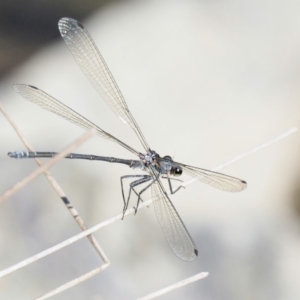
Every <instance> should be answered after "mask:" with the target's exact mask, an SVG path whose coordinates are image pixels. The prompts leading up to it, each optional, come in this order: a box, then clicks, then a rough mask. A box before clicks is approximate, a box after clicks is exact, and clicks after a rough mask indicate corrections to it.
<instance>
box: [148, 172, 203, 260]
mask: <svg viewBox="0 0 300 300" xmlns="http://www.w3.org/2000/svg"><path fill="white" fill-rule="evenodd" d="M154 176H155V175H154ZM151 188H152V198H153V206H154V209H155V212H156V216H157V219H158V222H159V224H160V227H161V228H162V230H163V232H164V234H165V237H166V239H167V241H168V243H169V245H170V246H171V248H172V250H173V251H174V253H175V254H176V255H177V256H178V257H180V258H181V259H183V260H186V261H192V260H194V259H195V258H196V257H197V256H198V250H197V247H196V245H195V243H194V242H193V240H192V238H191V236H190V234H189V233H188V231H187V229H186V227H185V225H184V224H183V222H182V220H181V218H180V216H179V215H178V213H177V211H176V209H175V207H174V205H173V204H172V202H171V200H170V199H169V197H168V196H167V193H166V192H165V190H164V188H163V186H162V183H161V182H160V180H159V179H158V181H155V182H154V183H153V184H152V186H151Z"/></svg>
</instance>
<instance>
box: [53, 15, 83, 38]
mask: <svg viewBox="0 0 300 300" xmlns="http://www.w3.org/2000/svg"><path fill="white" fill-rule="evenodd" d="M74 26H78V27H80V28H81V29H84V26H83V25H82V24H81V23H80V22H79V21H77V20H75V19H72V18H68V17H64V18H61V19H60V20H59V21H58V29H59V31H60V33H61V34H62V35H65V34H66V33H67V32H68V31H69V30H70V28H72V27H73V28H74Z"/></svg>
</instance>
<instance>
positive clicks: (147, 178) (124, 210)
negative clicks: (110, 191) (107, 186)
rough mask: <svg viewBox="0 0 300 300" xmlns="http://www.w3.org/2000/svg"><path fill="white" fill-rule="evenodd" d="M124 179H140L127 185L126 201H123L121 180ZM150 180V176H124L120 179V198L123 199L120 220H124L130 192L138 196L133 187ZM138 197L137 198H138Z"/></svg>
mask: <svg viewBox="0 0 300 300" xmlns="http://www.w3.org/2000/svg"><path fill="white" fill-rule="evenodd" d="M126 178H141V179H138V180H135V181H133V182H131V183H130V185H129V187H130V188H129V192H128V197H127V201H126V200H125V195H124V186H123V180H124V179H126ZM150 179H151V176H149V175H125V176H122V177H121V189H122V197H123V202H124V208H123V217H122V219H124V215H125V213H126V210H127V208H128V205H129V200H130V196H131V190H133V191H134V193H135V194H136V195H137V196H138V193H137V192H136V191H135V189H134V187H135V186H137V185H140V184H143V183H144V182H147V181H149V180H150ZM138 197H139V196H138Z"/></svg>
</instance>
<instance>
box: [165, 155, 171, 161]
mask: <svg viewBox="0 0 300 300" xmlns="http://www.w3.org/2000/svg"><path fill="white" fill-rule="evenodd" d="M163 158H164V159H167V160H172V157H171V156H169V155H166V156H164V157H163Z"/></svg>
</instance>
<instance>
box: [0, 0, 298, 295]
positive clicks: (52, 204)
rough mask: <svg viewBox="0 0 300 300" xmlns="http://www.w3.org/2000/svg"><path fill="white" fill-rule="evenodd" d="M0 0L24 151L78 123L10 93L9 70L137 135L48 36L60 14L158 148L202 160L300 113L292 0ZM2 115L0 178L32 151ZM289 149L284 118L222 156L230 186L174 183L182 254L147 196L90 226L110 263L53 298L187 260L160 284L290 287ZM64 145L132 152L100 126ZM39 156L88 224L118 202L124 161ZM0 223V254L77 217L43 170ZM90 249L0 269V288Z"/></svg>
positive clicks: (56, 140) (5, 207) (3, 259)
mask: <svg viewBox="0 0 300 300" xmlns="http://www.w3.org/2000/svg"><path fill="white" fill-rule="evenodd" d="M0 12H1V13H0V16H1V18H0V19H1V20H0V75H1V81H0V101H1V104H2V105H3V106H4V107H5V108H6V110H7V111H8V112H9V114H10V115H11V117H12V118H13V119H14V120H15V122H16V123H17V125H18V126H19V127H20V128H21V130H22V132H23V133H24V135H25V137H26V138H27V139H28V140H29V141H30V143H31V144H32V145H33V146H34V148H35V149H36V150H37V151H47V150H48V151H59V150H61V149H62V148H64V147H65V146H66V145H68V144H69V143H71V142H72V141H73V140H74V139H75V138H77V137H78V136H79V135H81V134H82V133H83V132H84V131H83V130H81V129H80V128H77V127H76V126H74V125H73V124H69V123H68V122H66V121H65V120H62V119H60V118H59V117H57V116H55V115H53V114H50V113H48V112H46V111H43V110H42V109H40V108H39V107H37V106H36V105H34V104H31V103H29V102H27V101H26V100H24V99H22V98H21V96H19V95H17V94H16V93H15V92H14V91H13V89H12V85H13V84H15V83H26V84H31V85H34V86H37V87H39V88H41V89H42V90H44V91H46V92H48V93H49V94H51V95H52V96H54V97H56V98H57V99H59V100H61V101H62V102H64V103H65V104H67V105H69V106H71V107H72V108H73V109H75V110H77V111H79V112H80V113H82V114H83V115H84V116H86V117H88V118H89V119H91V120H92V121H94V122H95V123H97V124H98V125H99V126H100V127H101V128H103V129H104V130H106V131H108V132H110V133H111V134H113V135H115V136H116V137H118V138H120V139H121V140H123V141H124V142H126V143H128V144H130V145H132V147H134V148H136V149H138V150H142V148H141V146H140V145H139V142H138V141H137V139H136V137H135V135H134V133H133V132H132V131H131V130H130V128H129V127H126V126H125V125H124V124H123V123H122V122H120V121H119V120H118V119H117V118H116V117H115V115H114V114H113V113H112V112H111V111H110V109H109V108H108V107H107V105H106V104H105V103H104V101H102V99H101V98H100V96H99V95H98V94H97V92H96V91H95V90H94V89H93V87H92V86H91V85H90V83H89V82H88V80H87V79H86V78H85V77H84V75H83V73H82V72H81V70H80V69H79V67H78V66H77V65H76V63H75V61H74V59H73V57H72V56H71V53H70V52H69V50H68V49H67V46H66V45H65V44H64V42H63V40H62V39H61V38H60V35H59V32H58V29H57V22H58V20H59V19H60V18H61V17H65V16H68V17H73V18H76V19H78V20H79V21H81V22H82V23H83V24H84V25H85V27H86V28H87V29H88V30H89V32H90V34H91V35H92V37H93V38H94V40H95V43H96V44H97V46H98V47H99V49H100V51H101V53H102V55H103V56H104V58H105V60H106V62H107V64H108V66H109V68H110V70H111V71H112V73H113V75H114V77H115V79H116V81H117V83H118V85H119V87H120V89H121V90H122V92H123V94H124V97H125V99H126V101H127V103H128V106H129V108H130V109H131V111H132V113H133V114H134V116H135V117H136V120H137V121H138V123H139V124H140V127H141V129H142V130H143V133H144V135H145V136H146V138H147V141H148V143H149V144H150V145H151V147H152V148H153V149H155V150H156V151H158V152H159V153H160V154H161V155H166V154H169V155H171V156H174V158H175V159H176V160H178V161H182V162H184V163H186V164H190V165H195V166H199V167H203V168H208V169H209V168H213V167H214V166H217V165H219V164H221V163H223V162H226V161H227V160H229V159H231V158H233V157H235V156H236V155H238V154H240V153H242V152H244V151H246V150H248V149H250V148H252V147H254V146H257V145H259V144H261V143H263V142H265V141H267V140H270V139H272V138H273V137H275V136H276V135H278V134H280V133H282V132H284V131H286V130H288V129H289V128H291V127H294V126H300V115H299V109H300V88H299V86H300V84H299V83H300V19H299V13H300V3H299V1H283V0H276V1H250V2H249V1H230V0H225V1H190V0H188V1H64V2H61V1H51V2H41V1H26V3H25V2H24V1H9V2H8V1H6V2H5V1H2V2H1V3H0ZM0 126H1V127H0V128H1V130H0V141H1V147H0V150H1V151H0V163H1V164H0V165H1V168H0V192H1V193H2V192H4V191H5V190H6V189H8V188H9V187H11V186H12V185H13V184H15V183H16V182H18V181H19V180H21V179H22V178H23V177H24V176H26V175H28V174H29V173H30V172H32V171H33V170H34V169H35V168H36V164H35V162H34V161H32V160H23V161H17V160H13V159H9V158H8V157H7V155H6V154H7V152H9V151H12V150H22V149H25V148H24V146H23V145H22V143H21V142H20V140H19V138H18V137H17V135H16V134H15V132H14V131H13V129H12V128H11V127H10V125H9V124H8V122H7V121H6V119H5V118H4V117H3V116H0ZM299 150H300V140H299V134H298V133H296V134H294V135H292V136H290V137H288V138H286V139H285V140H283V141H281V142H279V143H277V144H275V145H273V146H271V147H269V148H266V149H264V150H262V151H260V152H258V153H256V154H254V155H252V156H250V157H248V158H246V159H244V160H242V161H240V162H238V163H236V164H234V165H232V166H230V167H228V168H226V169H224V170H222V172H224V173H227V174H229V175H232V176H236V177H240V178H242V179H245V180H246V181H247V182H248V188H247V189H246V190H245V191H243V192H242V193H237V194H231V193H226V192H222V191H219V190H216V189H213V188H211V187H209V186H206V185H204V184H199V183H195V184H193V185H191V186H189V187H188V188H187V189H186V190H184V191H180V192H179V193H178V194H176V195H174V196H173V197H172V200H174V203H175V205H176V208H177V209H178V212H179V214H180V215H181V217H182V219H183V220H184V222H185V224H186V226H187V228H188V230H189V232H190V234H191V236H192V237H193V239H194V240H195V242H196V244H197V245H198V249H199V258H198V259H197V260H196V261H194V262H192V263H186V262H184V261H181V260H180V259H178V258H177V257H176V256H175V255H174V254H173V252H172V250H170V248H169V246H168V244H167V242H166V240H165V238H164V236H163V233H162V231H161V229H160V228H159V224H158V222H157V220H156V216H155V213H154V211H153V208H152V207H150V208H149V209H143V210H141V211H140V212H139V213H138V214H137V215H136V216H129V217H127V218H126V219H125V220H124V221H119V222H116V223H114V224H113V225H111V226H109V227H105V228H104V229H102V230H101V231H99V232H97V233H96V237H97V240H98V241H99V243H100V245H101V246H102V247H103V249H104V251H105V252H106V254H107V255H108V257H109V259H110V260H111V263H112V264H111V266H110V267H109V268H108V269H106V270H105V271H104V272H103V273H101V274H100V275H97V276H95V277H94V278H92V279H90V280H88V281H86V282H85V283H83V284H80V285H78V286H76V287H75V288H73V289H70V290H68V291H66V292H64V293H62V294H60V295H58V296H56V297H54V299H76V300H77V299H91V300H100V299H135V298H138V297H141V296H143V295H146V294H148V293H150V292H153V291H155V290H157V289H160V288H163V287H165V286H167V285H169V284H172V283H175V282H177V281H179V280H182V279H184V278H186V277H189V276H192V275H194V274H196V273H198V272H201V271H208V272H210V275H209V277H208V278H206V279H204V280H202V281H199V282H196V283H194V284H192V285H189V286H187V287H184V288H182V289H180V290H177V291H176V292H173V293H170V294H168V295H165V296H163V297H161V298H160V299H206V300H216V299H222V300H240V299H246V300H247V299H272V300H279V299H280V300H282V299H284V300H286V299H289V300H290V299H291V300H296V299H299V298H300V286H299V280H300V198H299V197H300V188H299V179H300V169H299ZM77 152H79V153H87V154H96V155H97V154H98V155H103V156H115V157H122V158H134V157H133V156H132V155H131V154H130V153H128V152H127V151H126V150H124V149H122V148H121V147H119V146H118V145H115V144H113V143H110V142H108V141H106V140H101V139H100V138H93V139H92V140H89V141H88V142H87V143H86V144H84V145H83V146H81V147H80V148H79V149H78V150H77ZM51 172H52V174H53V175H54V176H55V178H56V179H57V181H58V182H59V184H60V185H61V186H62V188H63V189H64V190H65V192H66V193H67V195H68V197H69V198H70V200H71V201H72V202H73V203H74V205H75V207H76V208H77V209H78V210H79V212H80V214H81V215H82V217H83V218H84V220H85V221H86V223H87V225H88V226H93V225H95V224H97V223H99V222H101V221H103V220H106V219H108V218H110V217H112V216H114V215H116V214H118V213H120V212H121V211H122V208H123V205H122V198H121V191H120V181H119V177H120V176H122V175H125V174H135V173H136V172H134V171H133V170H130V169H128V168H126V167H125V166H122V165H111V164H107V163H101V162H93V163H92V162H89V161H69V160H65V161H62V162H60V163H59V164H58V165H56V166H55V167H53V168H52V169H51ZM184 179H185V178H184ZM150 196H151V195H150V194H148V195H147V198H148V197H150ZM132 205H134V202H132ZM0 228H1V229H0V249H1V250H0V267H1V270H2V269H5V268H7V267H9V266H11V265H12V264H15V263H17V262H19V261H21V260H23V259H25V258H27V257H29V256H31V255H34V254H36V253H38V252H40V251H42V250H44V249H46V248H47V247H50V246H53V245H55V244H56V243H58V242H61V241H63V240H64V239H66V238H68V237H70V236H72V235H74V234H76V233H78V232H79V231H80V230H79V229H78V227H77V225H76V224H75V222H74V220H73V219H72V217H71V216H70V215H69V213H68V211H67V210H66V209H65V207H64V205H63V204H62V202H61V200H60V198H59V197H58V196H57V195H56V193H55V192H54V191H53V189H52V188H51V187H50V185H49V183H48V182H47V180H46V179H45V178H44V177H43V176H40V177H39V178H38V179H36V180H35V181H34V182H32V183H30V184H29V185H28V186H27V187H26V188H24V189H23V190H22V191H20V192H19V193H17V194H16V195H14V196H13V197H12V198H10V199H9V200H7V201H6V202H4V203H2V204H1V207H0ZM101 264H102V262H101V261H100V259H99V258H98V257H97V256H96V254H95V251H94V250H93V249H92V247H91V246H90V244H89V243H88V242H87V241H85V240H83V241H81V242H79V243H76V244H74V245H72V246H70V247H68V248H65V249H64V250H62V251H59V252H58V253H56V254H53V255H51V256H49V257H47V258H45V259H43V260H41V261H38V262H36V263H34V264H32V265H30V266H28V267H26V268H24V269H22V270H20V271H17V272H15V273H13V274H11V275H8V276H6V277H4V278H1V279H0V298H1V299H32V298H34V297H37V296H38V295H40V294H43V293H45V292H47V291H48V290H51V289H53V288H55V287H57V286H59V285H61V284H63V283H65V282H67V281H69V280H71V279H73V278H75V277H77V276H80V275H82V274H83V273H85V272H88V271H89V270H91V269H93V268H95V267H97V266H99V265H101Z"/></svg>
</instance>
